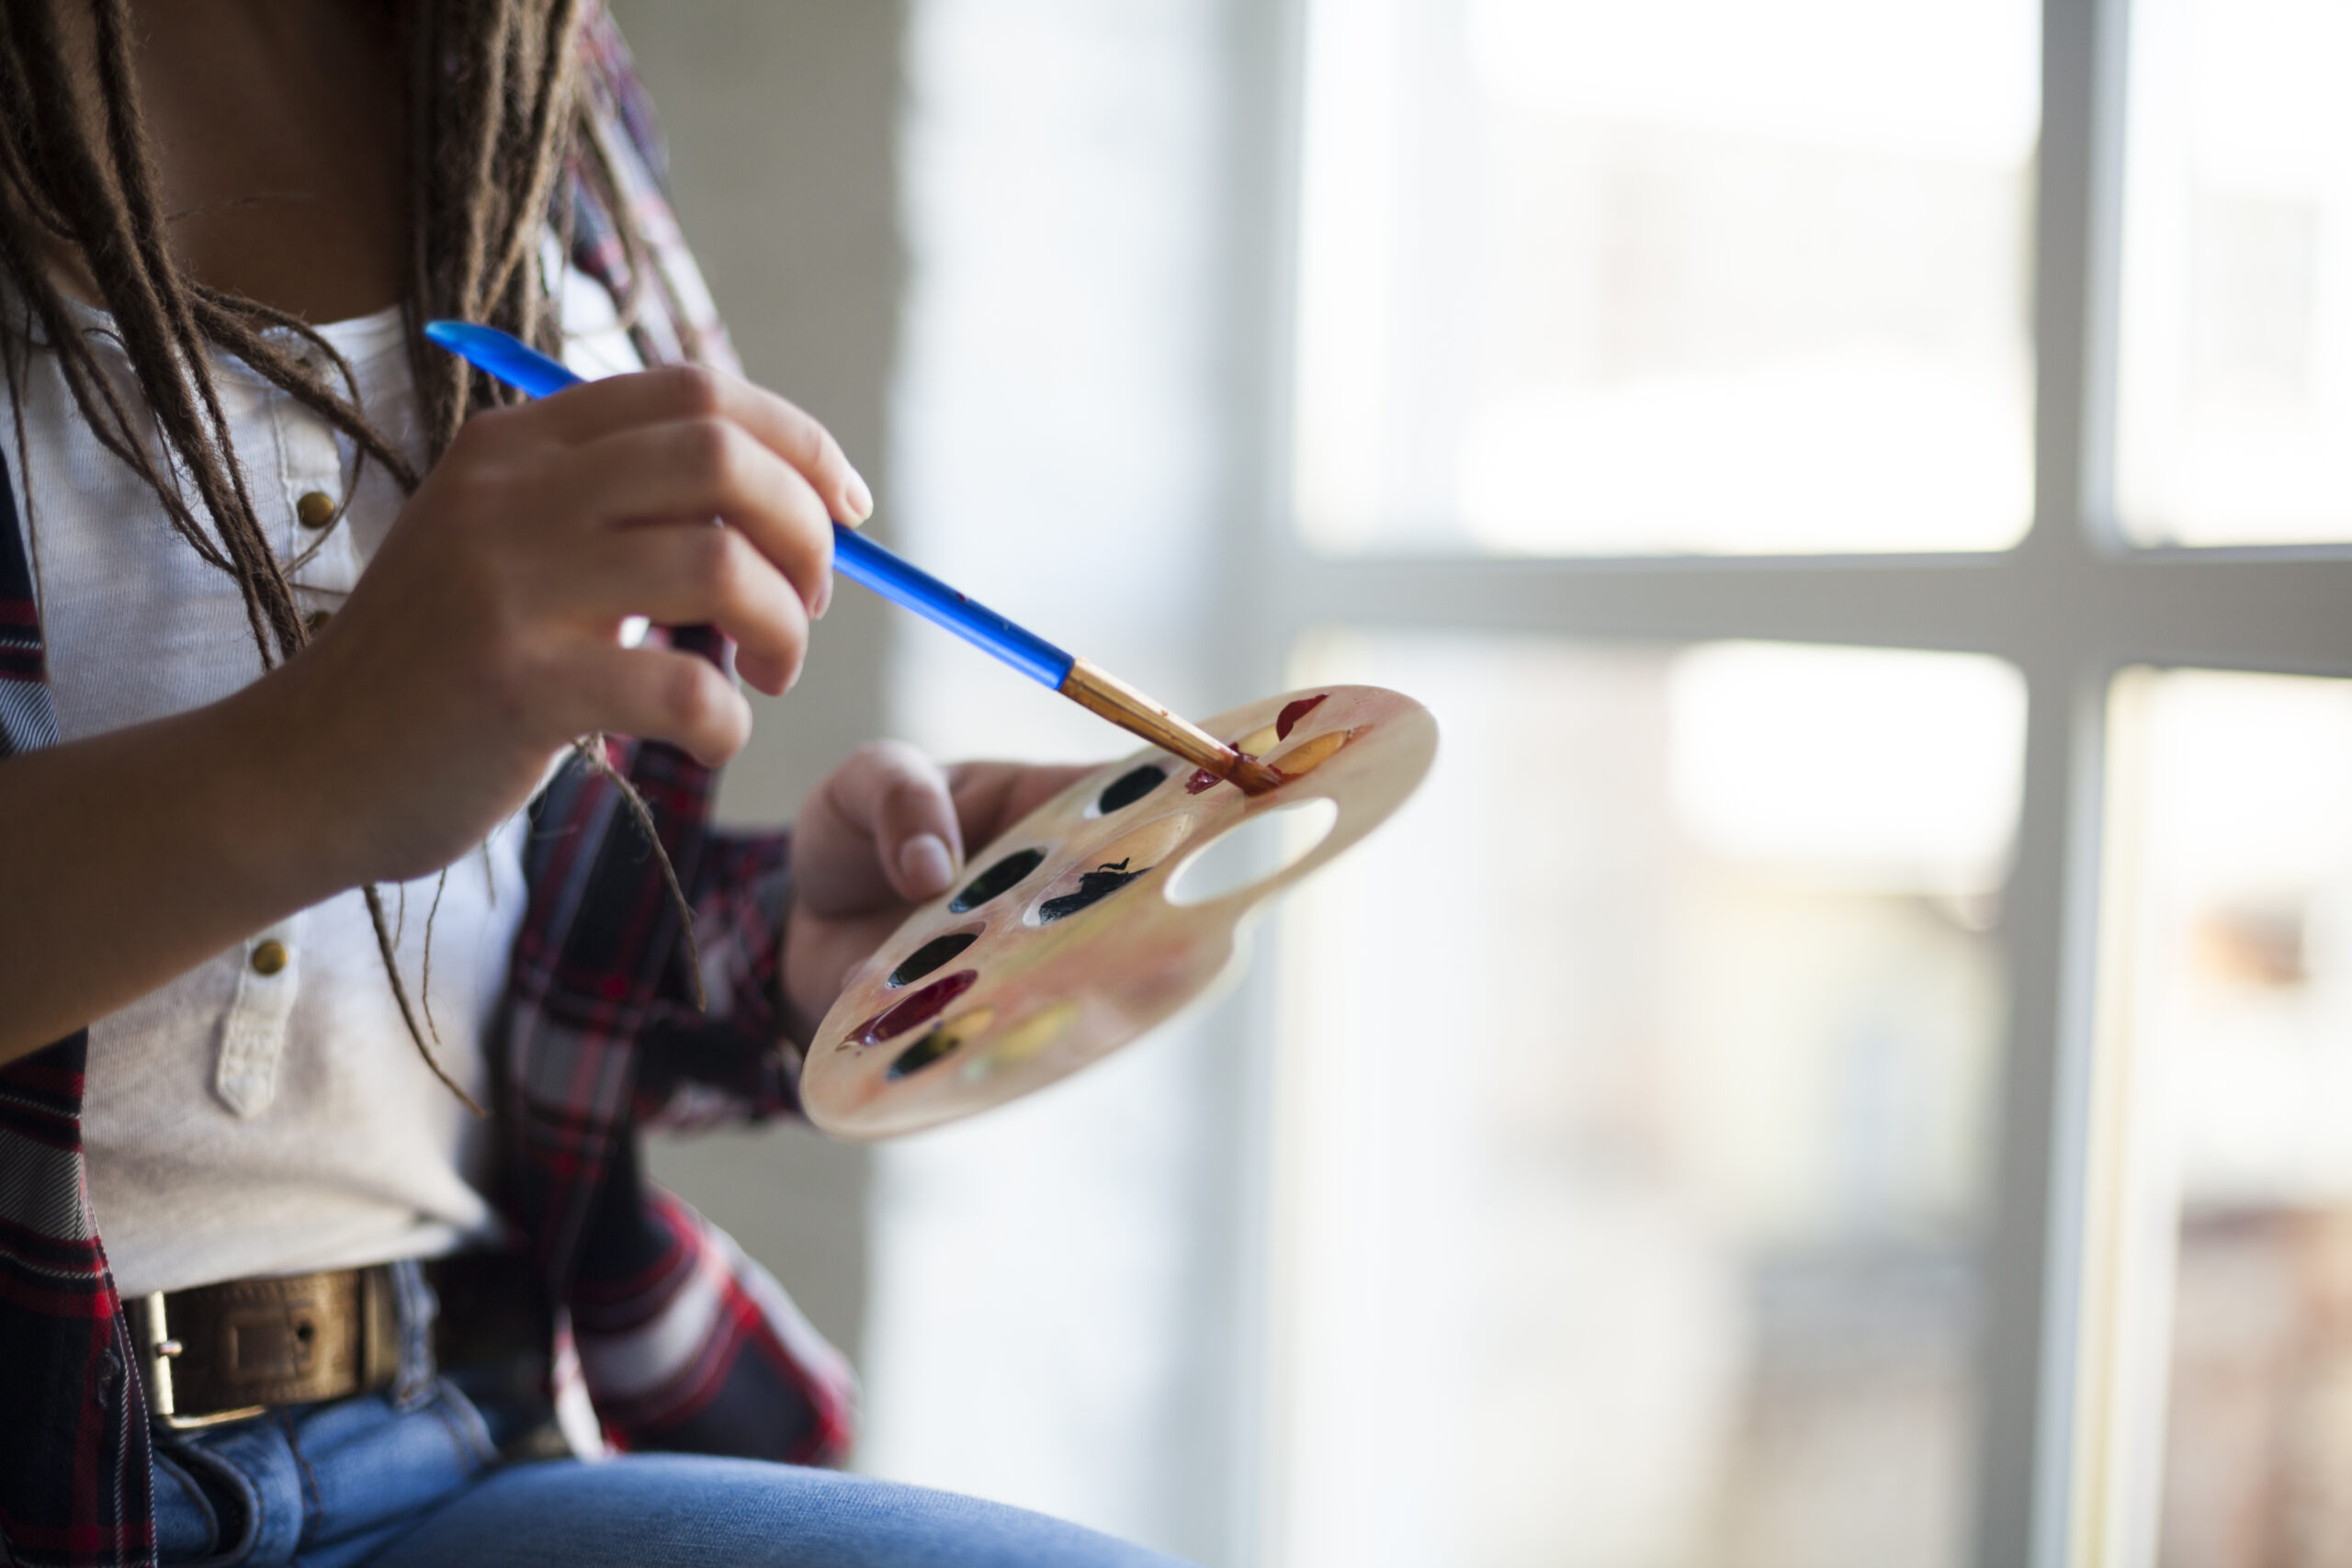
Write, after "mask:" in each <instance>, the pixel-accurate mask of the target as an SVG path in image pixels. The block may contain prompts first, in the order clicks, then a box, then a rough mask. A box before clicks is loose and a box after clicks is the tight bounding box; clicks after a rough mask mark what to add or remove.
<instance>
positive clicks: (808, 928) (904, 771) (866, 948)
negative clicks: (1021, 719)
mask: <svg viewBox="0 0 2352 1568" xmlns="http://www.w3.org/2000/svg"><path fill="white" fill-rule="evenodd" d="M1089 766H1091V764H1080V765H1077V766H1061V767H1031V766H1026V765H1024V764H1022V763H1019V762H958V763H956V764H955V765H954V766H952V767H949V768H945V769H942V768H941V767H940V766H939V764H938V763H936V762H934V761H932V760H931V759H930V758H929V757H926V756H924V755H923V754H922V752H921V751H918V750H915V749H914V748H913V747H911V746H909V745H907V744H905V743H904V742H903V741H897V740H876V741H873V742H870V743H868V744H867V745H865V746H863V747H860V748H859V749H858V750H857V751H856V752H855V754H854V755H853V756H852V757H851V758H850V760H849V761H846V762H843V763H842V765H841V766H840V767H838V768H835V769H834V770H833V771H832V772H831V773H829V774H827V775H826V778H825V782H824V783H822V784H819V785H818V786H817V788H816V791H815V793H813V794H812V795H809V800H808V803H807V804H806V805H805V806H803V807H801V811H800V818H799V820H798V821H797V822H796V823H794V825H793V829H792V910H791V913H790V915H789V917H788V918H787V919H786V922H785V934H784V995H785V1006H786V1013H787V1021H788V1022H789V1024H790V1026H791V1029H792V1034H793V1038H794V1039H796V1040H798V1041H801V1042H803V1043H806V1042H807V1041H808V1040H809V1034H810V1032H812V1031H814V1030H815V1028H816V1027H817V1024H818V1022H819V1021H820V1020H821V1019H822V1018H823V1017H824V1016H825V1011H826V1010H827V1009H829V1008H831V1006H832V1005H833V998H835V997H837V996H839V995H840V994H841V989H842V983H843V982H844V981H846V980H847V979H848V978H849V977H850V976H851V975H852V974H853V973H854V972H855V970H856V969H857V967H858V966H859V965H860V964H864V963H865V961H866V959H867V958H869V957H870V956H872V954H873V953H874V949H875V948H876V945H878V944H879V943H880V942H882V941H883V939H884V938H886V937H888V935H889V934H890V933H891V932H892V931H896V930H897V929H898V926H899V921H901V920H903V919H906V918H907V915H908V914H909V912H910V911H911V910H912V909H913V908H914V907H915V906H916V905H917V904H920V903H922V902H923V901H924V900H925V899H929V898H935V897H938V896H939V895H940V894H942V893H944V892H945V891H946V890H947V889H948V887H949V886H952V885H953V884H954V883H955V881H956V877H957V876H958V875H959V874H962V872H963V869H964V852H965V847H966V846H967V845H981V844H986V843H987V842H988V841H989V840H991V839H993V838H995V837H996V836H997V834H999V833H1001V832H1002V831H1003V830H1004V829H1006V828H1008V827H1010V826H1012V824H1013V823H1015V822H1017V821H1019V820H1020V819H1021V818H1023V817H1024V816H1026V815H1028V813H1029V812H1030V811H1031V810H1032V809H1033V808H1034V807H1036V806H1037V805H1038V804H1039V803H1041V802H1043V801H1045V800H1046V799H1047V798H1048V797H1050V796H1052V795H1056V794H1057V793H1059V792H1060V791H1061V790H1062V789H1064V788H1066V787H1067V786H1068V785H1069V782H1070V781H1071V780H1072V779H1075V778H1077V777H1078V776H1079V775H1080V774H1081V773H1085V772H1087V770H1088V767H1089Z"/></svg>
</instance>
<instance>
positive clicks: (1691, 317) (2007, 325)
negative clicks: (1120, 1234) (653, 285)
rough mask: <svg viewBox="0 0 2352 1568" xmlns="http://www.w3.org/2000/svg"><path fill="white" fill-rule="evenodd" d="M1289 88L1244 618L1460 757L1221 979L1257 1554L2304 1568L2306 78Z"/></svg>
mask: <svg viewBox="0 0 2352 1568" xmlns="http://www.w3.org/2000/svg"><path fill="white" fill-rule="evenodd" d="M2347 46H2352V13H2347V12H2346V9H2345V8H2344V7H2343V6H2340V5H2335V4H2330V3H2323V0H2244V3H2241V0H2045V3H2044V4H2042V5H2040V6H2034V5H2028V4H2020V3H2017V0H1747V3H1741V0H1658V3H1657V4H1645V5H1634V6H1628V5H1622V4H1613V5H1612V4H1604V3H1601V0H1299V16H1298V27H1297V29H1296V35H1295V58H1294V60H1293V62H1292V68H1291V70H1290V72H1289V73H1288V75H1287V80H1288V82H1289V84H1290V85H1289V88H1288V90H1289V91H1290V92H1292V93H1294V94H1295V115H1294V118H1295V124H1296V127H1297V139H1298V147H1299V152H1298V169H1299V181H1298V187H1297V204H1296V214H1295V220H1284V221H1283V223H1282V224H1281V225H1280V226H1281V227H1282V229H1283V235H1284V245H1283V246H1277V247H1275V248H1276V249H1277V250H1279V251H1280V252H1281V254H1283V257H1284V265H1285V267H1286V269H1287V270H1286V271H1284V273H1283V282H1282V285H1281V287H1282V288H1283V291H1284V297H1285V298H1286V299H1289V300H1290V301H1291V304H1290V306H1289V310H1290V316H1289V318H1288V325H1289V330H1288V331H1287V332H1286V333H1284V334H1283V345H1284V352H1283V358H1282V361H1281V364H1280V366H1279V367H1278V370H1277V373H1276V376H1275V379H1276V381H1277V382H1278V385H1279V390H1278V392H1277V394H1276V396H1275V400H1276V402H1277V403H1278V405H1279V406H1281V407H1282V408H1283V410H1284V412H1286V414H1287V417H1288V419H1289V421H1290V439H1289V442H1288V444H1287V446H1286V447H1285V449H1284V461H1285V465H1286V466H1284V467H1283V468H1282V469H1281V471H1279V472H1277V473H1274V474H1272V475H1271V476H1269V483H1268V490H1269V491H1270V492H1271V493H1272V494H1273V495H1275V496H1276V497H1278V500H1277V501H1276V502H1274V503H1273V508H1272V510H1273V513H1274V514H1273V515H1272V517H1271V518H1270V519H1269V520H1268V524H1267V527H1266V534H1265V536H1266V539H1267V540H1268V541H1269V542H1268V543H1267V545H1266V546H1265V547H1264V558H1263V560H1264V570H1265V571H1266V574H1267V578H1268V581H1269V582H1270V584H1271V585H1272V586H1271V589H1270V591H1269V592H1267V593H1266V594H1265V596H1264V597H1265V602H1266V604H1268V605H1269V607H1270V615H1272V617H1273V619H1274V623H1275V624H1276V625H1277V626H1279V627H1280V628H1281V629H1282V631H1283V636H1284V637H1286V639H1287V647H1288V649H1289V657H1290V659H1291V661H1292V662H1291V669H1290V671H1289V673H1290V675H1291V677H1292V678H1293V679H1294V680H1297V681H1313V680H1333V679H1340V678H1346V679H1359V680H1372V681H1377V682H1384V683H1388V684H1393V685H1396V686H1398V687H1400V688H1403V689H1405V690H1409V691H1412V692H1415V693H1416V694H1419V695H1420V696H1421V697H1423V698H1424V699H1425V700H1426V701H1428V703H1429V704H1430V707H1431V708H1432V710H1433V711H1434V712H1435V713H1436V714H1437V715H1438V716H1439V718H1440V721H1441V724H1442V726H1443V728H1444V740H1443V750H1442V754H1441V758H1440V761H1439V765H1438V770H1437V772H1436V773H1435V774H1434V775H1433V777H1432V780H1431V783H1430V787H1429V789H1428V791H1427V792H1426V794H1425V795H1424V797H1423V798H1422V799H1420V800H1419V801H1417V802H1416V803H1415V804H1414V806H1413V807H1411V808H1410V809H1409V811H1408V814H1407V815H1406V816H1404V817H1402V818H1399V820H1398V821H1397V824H1396V825H1395V827H1394V829H1393V830H1392V831H1391V832H1390V833H1389V834H1387V835H1386V836H1385V838H1384V839H1382V840H1379V841H1377V842H1375V843H1374V844H1370V845H1367V846H1366V847H1365V849H1364V850H1363V852H1361V853H1360V854H1359V855H1358V856H1357V857H1356V858H1355V859H1354V860H1353V861H1352V862H1351V863H1344V864H1343V865H1341V866H1340V867H1339V868H1336V869H1335V871H1334V872H1333V874H1331V875H1330V876H1329V878H1328V879H1327V880H1326V881H1325V882H1324V883H1322V884H1321V885H1320V886H1317V887H1315V888H1313V889H1312V890H1310V891H1309V892H1308V893H1307V894H1306V895H1305V896H1303V897H1301V898H1300V899H1299V900H1298V901H1297V902H1296V903H1295V905H1294V906H1293V908H1291V909H1290V910H1289V911H1288V912H1287V914H1286V916H1285V919H1283V922H1282V931H1281V936H1282V941H1281V944H1280V950H1279V951H1280V953H1281V964H1280V976H1279V985H1278V987H1276V988H1277V989H1278V991H1279V997H1278V998H1277V1000H1276V1001H1275V1002H1274V1003H1272V1004H1270V1006H1271V1007H1272V1009H1273V1010H1276V1011H1278V1013H1279V1018H1278V1021H1276V1022H1275V1023H1274V1024H1273V1025H1272V1038H1274V1039H1276V1040H1277V1041H1279V1043H1280V1045H1279V1051H1280V1055H1279V1062H1278V1066H1277V1067H1276V1068H1275V1069H1274V1071H1273V1074H1272V1077H1273V1081H1272V1084H1271V1086H1270V1089H1269V1096H1270V1100H1271V1103H1272V1115H1271V1117H1270V1119H1269V1125H1270V1127H1271V1128H1272V1135H1271V1137H1270V1146H1271V1147H1272V1148H1273V1149H1274V1150H1275V1151H1276V1156H1275V1159H1274V1164H1273V1169H1272V1176H1271V1184H1272V1189H1271V1195H1272V1214H1273V1215H1274V1219H1273V1221H1272V1235H1271V1236H1270V1238H1269V1244H1268V1246H1267V1248H1266V1254H1267V1258H1268V1260H1269V1261H1268V1263H1267V1275H1268V1278H1267V1280H1266V1282H1265V1286H1264V1294H1265V1299H1266V1300H1267V1301H1268V1303H1270V1305H1269V1308H1268V1314H1267V1318H1268V1325H1269V1327H1268V1330H1267V1335H1268V1345H1269V1349H1268V1365H1269V1366H1270V1368H1271V1369H1272V1375H1271V1377H1270V1378H1269V1380H1268V1382H1269V1387H1268V1390H1267V1393H1266V1395H1265V1413H1264V1418H1263V1419H1264V1430H1265V1432H1266V1434H1267V1437H1266V1438H1265V1449H1266V1452H1267V1465H1266V1473H1267V1477H1268V1480H1267V1482H1266V1483H1265V1487H1264V1494H1263V1503H1262V1506H1261V1516H1262V1519H1261V1531H1260V1537H1259V1545H1258V1549H1257V1550H1258V1555H1259V1556H1260V1558H1261V1560H1262V1561H1263V1562H1266V1563H1268V1564H1270V1565H1279V1568H1341V1565H1346V1568H1360V1565H1363V1564H1386V1563H1397V1564H1404V1563H1423V1562H1448V1563H1453V1564H1462V1565H1464V1568H1506V1565H1512V1568H1515V1565H1518V1564H1523V1563H1524V1564H1533V1563H1543V1564H1545V1565H1546V1568H1559V1565H1568V1568H1685V1565H1695V1564H1702V1563H1703V1564H1710V1565H1724V1564H1729V1565H1738V1564H1757V1565H1759V1568H1761V1565H1763V1564H1795V1563H1864V1562H1867V1563H1871V1564H1873V1565H1874V1568H1876V1565H1887V1568H1893V1565H1898V1564H1901V1565H1914V1564H1916V1565H1922V1568H1924V1565H1928V1564H1936V1565H1946V1564H1951V1565H1957V1564H1961V1563H1975V1564H1981V1565H1983V1568H2157V1565H2159V1564H2162V1565H2167V1568H2170V1565H2178V1568H2192V1565H2193V1568H2265V1565H2268V1564H2274V1563H2288V1562H2305V1561H2317V1560H2318V1559H2317V1558H2312V1557H2307V1556H2305V1555H2301V1553H2302V1552H2303V1551H2304V1550H2305V1549H2306V1548H2311V1547H2314V1546H2315V1545H2316V1544H2317V1543H2340V1542H2341V1541H2342V1540H2344V1539H2345V1538H2346V1529H2347V1526H2348V1525H2352V1517H2347V1515H2346V1511H2345V1508H2344V1505H2343V1502H2342V1497H2343V1495H2344V1489H2343V1483H2342V1476H2343V1473H2344V1471H2345V1466H2346V1464H2347V1463H2352V1419H2348V1418H2347V1417H2346V1415H2345V1412H2346V1410H2347V1409H2352V1404H2346V1400H2345V1397H2344V1393H2343V1389H2344V1387H2345V1386H2346V1382H2345V1380H2346V1369H2347V1368H2352V1339H2347V1337H2346V1332H2345V1329H2344V1326H2343V1325H2344V1323H2345V1322H2346V1319H2347V1305H2346V1303H2348V1302H2352V1292H2347V1289H2346V1285H2345V1283H2344V1281H2345V1280H2346V1278H2347V1277H2352V1276H2348V1275H2347V1272H2346V1264H2345V1259H2346V1258H2347V1257H2352V1242H2347V1240H2346V1237H2347V1236H2352V1219H2347V1216H2352V1165H2347V1163H2346V1160H2345V1159H2344V1158H2343V1157H2342V1156H2341V1155H2340V1153H2339V1152H2337V1151H2338V1145H2343V1144H2344V1142H2345V1134H2344V1129H2345V1128H2346V1127H2347V1126H2352V1068H2347V1066H2346V1063H2345V1062H2343V1061H2338V1060H2337V1058H2338V1057H2339V1056H2343V1055H2345V1051H2346V1046H2345V1040H2346V1029H2347V1027H2352V1013H2347V1012H2346V1006H2347V1004H2346V996H2347V995H2352V992H2347V991H2346V986H2347V984H2352V982H2347V979H2346V976H2347V975H2352V968H2347V962H2348V961H2347V958H2346V954H2347V953H2352V938H2347V935H2346V933H2347V931H2352V849H2347V847H2346V844H2347V840H2346V829H2345V827H2344V822H2345V820H2346V801H2347V800H2352V761H2347V759H2352V707H2348V706H2347V703H2352V696H2347V693H2352V683H2346V682H2339V681H2336V680H2329V679H2320V678H2317V677H2331V676H2332V677H2344V676H2352V560H2346V558H2344V554H2345V552H2344V551H2342V550H2336V549H2331V548H2328V547H2327V544H2328V542H2329V541H2352V390H2347V389H2352V325H2347V323H2352V259H2347V258H2352V245H2347V244H2346V243H2345V239H2346V223H2347V221H2352V196H2347V194H2346V193H2347V192H2352V107H2347V106H2352V96H2347V95H2346V93H2345V92H2344V91H2343V90H2342V88H2341V85H2340V81H2339V79H2340V77H2341V76H2342V74H2343V73H2342V70H2341V66H2342V63H2343V61H2344V59H2345V58H2346V48H2347ZM2181 545H2187V546H2208V545H2234V546H2242V547H2249V548H2241V549H2235V550H2231V551H2226V552H2223V551H2211V550H2202V549H2169V548H2166V549H2152V548H2147V547H2154V546H2181ZM2272 545H2294V546H2297V547H2298V548H2296V549H2294V550H2293V551H2291V552H2289V551H2279V550H2271V549H2267V548H2262V547H2267V546H2272ZM1368 1366H1371V1367H1377V1368H1379V1369H1381V1371H1380V1373H1379V1375H1377V1376H1375V1377H1373V1378H1371V1379H1370V1380H1369V1381H1368V1380H1367V1376H1366V1373H1365V1368H1366V1367H1368Z"/></svg>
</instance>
